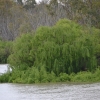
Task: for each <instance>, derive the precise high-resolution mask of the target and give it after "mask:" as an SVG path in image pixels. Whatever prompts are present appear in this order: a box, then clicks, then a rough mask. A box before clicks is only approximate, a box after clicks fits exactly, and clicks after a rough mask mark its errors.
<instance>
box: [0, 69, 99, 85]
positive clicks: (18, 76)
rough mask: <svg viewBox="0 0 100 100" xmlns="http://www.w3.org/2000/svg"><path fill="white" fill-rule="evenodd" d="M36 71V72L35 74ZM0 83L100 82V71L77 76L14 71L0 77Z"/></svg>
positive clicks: (31, 70) (73, 74)
mask: <svg viewBox="0 0 100 100" xmlns="http://www.w3.org/2000/svg"><path fill="white" fill-rule="evenodd" d="M34 71H35V72H34ZM0 82H1V83H4V82H8V83H25V84H26V83H28V84H32V83H50V82H70V83H71V82H78V83H81V82H86V83H87V82H89V83H90V82H100V69H96V71H95V72H87V71H84V72H78V73H77V74H75V73H71V74H70V75H68V74H66V73H60V74H59V75H58V76H56V75H55V74H54V73H53V72H51V73H47V72H46V71H44V70H40V71H38V70H37V69H34V68H32V69H28V70H27V71H18V70H17V71H16V72H15V71H14V72H12V73H6V74H3V75H1V76H0Z"/></svg>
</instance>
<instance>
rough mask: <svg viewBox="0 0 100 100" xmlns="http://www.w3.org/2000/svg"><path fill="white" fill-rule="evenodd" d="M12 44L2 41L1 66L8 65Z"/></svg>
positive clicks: (0, 42)
mask: <svg viewBox="0 0 100 100" xmlns="http://www.w3.org/2000/svg"><path fill="white" fill-rule="evenodd" d="M11 47H12V43H11V42H7V41H3V40H0V64H3V63H7V58H8V56H9V55H10V53H11Z"/></svg>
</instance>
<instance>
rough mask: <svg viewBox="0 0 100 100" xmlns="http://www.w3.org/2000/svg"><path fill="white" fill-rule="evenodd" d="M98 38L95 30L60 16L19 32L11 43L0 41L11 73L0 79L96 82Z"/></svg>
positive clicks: (99, 55) (98, 50)
mask: <svg viewBox="0 0 100 100" xmlns="http://www.w3.org/2000/svg"><path fill="white" fill-rule="evenodd" d="M99 37H100V30H99V29H95V28H92V27H91V28H88V27H83V26H80V25H79V24H76V23H75V22H73V21H70V20H67V19H61V20H60V21H58V22H57V23H56V25H54V26H52V27H43V26H42V27H40V28H38V29H37V30H36V32H35V33H31V34H29V33H26V34H21V35H20V36H19V37H17V38H16V40H15V41H13V43H10V42H3V41H1V43H0V44H1V45H0V48H1V49H0V50H1V51H2V49H3V51H4V50H8V51H9V55H8V56H9V57H8V56H5V55H4V54H5V53H1V54H2V56H4V57H5V58H6V59H7V57H8V63H9V64H10V67H11V68H12V72H8V73H6V74H3V75H2V76H0V82H14V83H39V82H61V81H62V82H93V81H100V77H97V76H99V74H100V69H99V64H100V63H99V61H100V40H99ZM3 43H4V44H5V45H4V44H3ZM8 44H9V45H8ZM7 48H8V49H7ZM2 56H0V57H2ZM1 59H2V60H4V59H3V58H1Z"/></svg>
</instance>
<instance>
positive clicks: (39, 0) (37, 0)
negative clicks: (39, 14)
mask: <svg viewBox="0 0 100 100" xmlns="http://www.w3.org/2000/svg"><path fill="white" fill-rule="evenodd" d="M22 1H23V2H24V1H26V0H22ZM35 1H36V2H37V3H39V2H41V1H42V0H35Z"/></svg>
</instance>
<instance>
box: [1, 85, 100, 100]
mask: <svg viewBox="0 0 100 100" xmlns="http://www.w3.org/2000/svg"><path fill="white" fill-rule="evenodd" d="M0 100H100V83H95V84H81V85H74V84H65V83H57V84H37V85H36V84H31V85H30V84H8V83H5V84H0Z"/></svg>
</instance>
